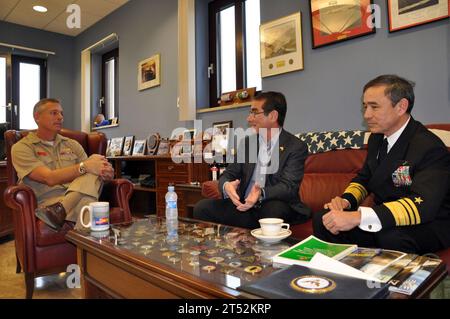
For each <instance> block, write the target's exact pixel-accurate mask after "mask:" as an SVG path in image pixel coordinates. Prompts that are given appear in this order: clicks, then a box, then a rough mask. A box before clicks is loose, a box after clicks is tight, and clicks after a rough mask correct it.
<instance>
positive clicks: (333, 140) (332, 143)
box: [330, 137, 338, 146]
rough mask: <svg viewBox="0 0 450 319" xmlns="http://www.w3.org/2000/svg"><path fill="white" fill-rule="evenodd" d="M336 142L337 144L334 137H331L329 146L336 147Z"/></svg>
mask: <svg viewBox="0 0 450 319" xmlns="http://www.w3.org/2000/svg"><path fill="white" fill-rule="evenodd" d="M337 142H338V140H337V139H336V138H335V137H333V138H332V139H331V141H330V145H334V146H337Z"/></svg>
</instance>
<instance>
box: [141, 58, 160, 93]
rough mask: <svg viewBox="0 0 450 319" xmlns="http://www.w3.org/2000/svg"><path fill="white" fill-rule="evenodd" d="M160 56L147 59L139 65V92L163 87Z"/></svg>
mask: <svg viewBox="0 0 450 319" xmlns="http://www.w3.org/2000/svg"><path fill="white" fill-rule="evenodd" d="M160 58H161V57H160V54H159V53H158V54H155V55H154V56H152V57H150V58H148V59H145V60H143V61H141V62H139V63H138V90H139V91H142V90H145V89H148V88H152V87H155V86H159V85H161V62H160Z"/></svg>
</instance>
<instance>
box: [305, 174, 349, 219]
mask: <svg viewBox="0 0 450 319" xmlns="http://www.w3.org/2000/svg"><path fill="white" fill-rule="evenodd" d="M353 177H355V174H337V173H325V174H322V173H310V174H305V176H304V177H303V181H302V185H301V187H300V198H301V199H302V201H303V203H305V204H306V205H307V206H308V207H309V208H311V210H312V211H313V213H314V212H317V211H320V210H322V209H323V205H324V204H325V203H328V202H329V201H330V199H331V198H333V197H336V196H339V195H341V194H342V192H343V191H344V190H345V188H346V187H347V185H348V184H349V182H350V181H351V180H352V178H353Z"/></svg>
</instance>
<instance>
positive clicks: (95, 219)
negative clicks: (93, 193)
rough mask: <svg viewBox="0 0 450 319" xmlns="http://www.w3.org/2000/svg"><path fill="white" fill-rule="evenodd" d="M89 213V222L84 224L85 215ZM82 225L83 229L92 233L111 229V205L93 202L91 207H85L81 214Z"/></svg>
mask: <svg viewBox="0 0 450 319" xmlns="http://www.w3.org/2000/svg"><path fill="white" fill-rule="evenodd" d="M86 211H89V215H90V216H89V222H88V223H87V224H85V223H84V213H85V212H86ZM80 223H81V225H83V227H86V228H90V229H91V230H92V231H102V230H107V229H109V203H108V202H92V203H90V204H89V206H84V207H83V208H82V209H81V212H80Z"/></svg>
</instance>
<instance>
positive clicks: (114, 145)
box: [109, 136, 124, 156]
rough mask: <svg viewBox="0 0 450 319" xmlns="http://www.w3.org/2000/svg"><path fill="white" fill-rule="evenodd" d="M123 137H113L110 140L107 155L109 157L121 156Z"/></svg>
mask: <svg viewBox="0 0 450 319" xmlns="http://www.w3.org/2000/svg"><path fill="white" fill-rule="evenodd" d="M123 140H124V138H123V136H122V137H113V138H112V139H111V144H110V145H109V153H110V156H121V155H122V149H123Z"/></svg>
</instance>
